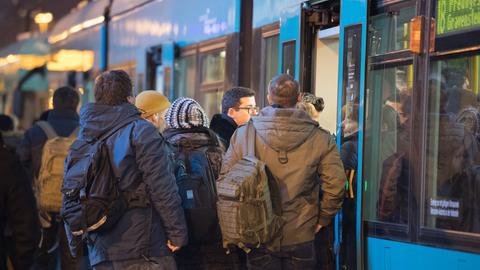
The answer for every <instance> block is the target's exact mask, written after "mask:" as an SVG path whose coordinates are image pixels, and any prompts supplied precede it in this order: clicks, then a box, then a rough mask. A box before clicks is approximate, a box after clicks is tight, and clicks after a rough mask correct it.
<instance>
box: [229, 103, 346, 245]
mask: <svg viewBox="0 0 480 270" xmlns="http://www.w3.org/2000/svg"><path fill="white" fill-rule="evenodd" d="M251 124H252V125H253V127H254V128H255V130H256V138H255V149H256V150H255V152H256V156H257V158H259V159H260V160H262V161H263V162H265V163H266V165H267V167H268V168H269V170H270V171H271V173H272V175H273V177H274V178H275V179H276V181H277V184H278V188H279V191H280V197H281V202H282V218H283V220H284V221H285V225H284V227H283V231H282V239H281V246H288V245H295V244H300V243H305V242H308V241H312V240H313V239H314V237H315V226H316V224H320V225H322V226H326V225H328V224H329V223H330V221H331V220H332V217H333V216H334V215H335V213H336V212H337V211H338V210H339V209H340V207H341V205H342V201H343V197H344V195H343V193H344V189H345V172H344V170H343V166H342V162H341V160H340V157H339V153H338V150H337V145H336V144H335V142H334V140H333V138H332V137H331V136H330V134H329V133H328V132H327V131H325V130H323V129H319V128H318V123H317V122H315V121H313V120H311V118H310V117H309V116H308V114H307V113H306V112H305V111H302V110H297V109H283V108H273V107H266V108H264V109H263V110H262V111H261V112H260V114H259V115H258V116H256V117H253V118H252V120H251V123H249V124H248V125H245V126H242V127H240V128H238V129H237V131H236V132H235V133H234V134H233V137H232V139H231V144H230V148H229V149H228V151H227V153H226V155H225V157H224V163H223V165H222V172H221V173H222V174H225V173H226V172H227V171H229V170H230V168H231V167H232V166H233V165H234V164H235V163H236V162H237V161H238V160H240V159H241V158H242V157H243V156H244V155H245V154H246V153H247V148H246V147H247V141H248V139H247V128H248V127H249V126H250V125H251ZM320 179H322V180H320ZM319 187H321V189H322V191H323V197H322V200H321V201H319Z"/></svg>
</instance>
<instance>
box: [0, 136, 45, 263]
mask: <svg viewBox="0 0 480 270" xmlns="http://www.w3.org/2000/svg"><path fill="white" fill-rule="evenodd" d="M0 160H1V162H0V175H1V177H0V269H6V267H7V266H6V255H7V245H8V246H10V247H15V248H14V250H13V251H14V254H15V256H14V258H12V259H13V264H14V265H15V269H20V270H23V269H29V267H30V265H31V264H32V263H33V257H34V256H33V255H34V252H35V249H36V247H37V245H38V243H39V242H40V224H39V222H38V215H37V211H36V209H37V207H36V205H35V197H34V196H33V191H32V187H31V185H30V182H29V181H28V178H27V175H26V173H25V171H24V168H23V167H22V165H21V163H20V161H19V160H18V158H17V157H16V156H15V154H14V153H13V152H12V151H11V150H10V149H8V148H7V147H6V146H5V145H4V144H3V142H2V140H1V138H0ZM7 224H9V225H10V228H11V230H12V231H13V241H14V244H12V243H10V244H11V245H10V244H9V241H8V240H7V239H5V235H4V231H5V226H6V225H7Z"/></svg>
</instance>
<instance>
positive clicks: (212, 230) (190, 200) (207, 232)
mask: <svg viewBox="0 0 480 270" xmlns="http://www.w3.org/2000/svg"><path fill="white" fill-rule="evenodd" d="M196 132H201V133H204V134H207V135H208V137H209V138H210V139H205V140H191V139H188V138H182V139H180V140H178V141H176V142H172V140H171V139H172V137H173V136H175V135H178V134H182V133H196ZM165 136H166V140H167V141H168V142H169V145H170V149H171V151H172V153H173V168H174V174H175V178H176V182H177V186H178V192H179V194H180V197H181V198H182V207H183V209H184V211H185V217H186V220H187V226H188V234H189V243H193V244H201V243H204V244H209V243H215V242H219V241H220V240H221V232H220V227H219V224H218V218H217V210H216V202H217V192H216V187H215V181H216V178H217V177H218V173H219V172H220V166H221V159H222V154H223V151H222V150H221V148H220V143H219V141H218V138H217V136H216V134H215V133H213V132H212V131H211V130H209V129H203V128H199V129H190V130H181V129H180V130H169V131H168V132H166V134H165Z"/></svg>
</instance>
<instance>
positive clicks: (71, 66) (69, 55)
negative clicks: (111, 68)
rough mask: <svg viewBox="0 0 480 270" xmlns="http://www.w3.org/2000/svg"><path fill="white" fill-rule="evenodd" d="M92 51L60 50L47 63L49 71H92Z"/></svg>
mask: <svg viewBox="0 0 480 270" xmlns="http://www.w3.org/2000/svg"><path fill="white" fill-rule="evenodd" d="M93 61H94V53H93V51H79V50H60V51H58V52H57V53H55V54H54V55H52V57H51V61H49V62H48V63H47V69H48V70H50V71H81V72H84V71H88V70H90V69H92V67H93Z"/></svg>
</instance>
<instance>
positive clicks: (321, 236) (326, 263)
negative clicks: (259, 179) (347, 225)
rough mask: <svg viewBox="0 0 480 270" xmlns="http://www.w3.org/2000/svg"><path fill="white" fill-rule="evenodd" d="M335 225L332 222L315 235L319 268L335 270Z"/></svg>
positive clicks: (318, 269)
mask: <svg viewBox="0 0 480 270" xmlns="http://www.w3.org/2000/svg"><path fill="white" fill-rule="evenodd" d="M334 241H335V227H334V225H333V221H332V223H330V225H327V226H326V227H324V228H322V229H321V230H320V231H319V232H318V233H317V235H315V250H316V254H317V267H316V268H315V269H317V270H335V253H334V251H333V245H334Z"/></svg>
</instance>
